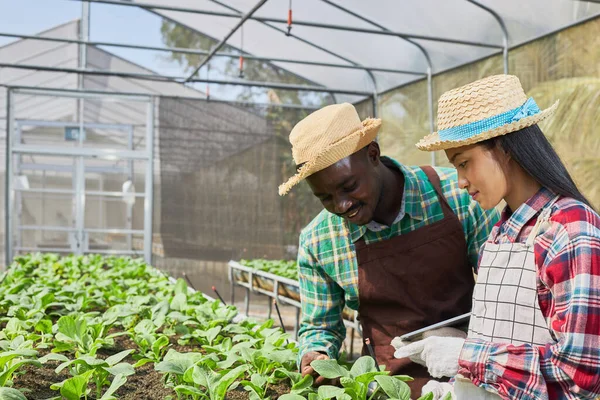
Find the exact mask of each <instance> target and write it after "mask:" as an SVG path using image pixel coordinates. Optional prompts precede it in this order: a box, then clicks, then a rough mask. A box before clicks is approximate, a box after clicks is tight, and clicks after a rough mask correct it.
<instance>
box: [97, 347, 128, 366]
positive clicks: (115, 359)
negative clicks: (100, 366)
mask: <svg viewBox="0 0 600 400" xmlns="http://www.w3.org/2000/svg"><path fill="white" fill-rule="evenodd" d="M133 352H134V350H133V349H129V350H123V351H121V352H119V353H117V354H114V355H112V356H110V357H107V358H106V360H104V361H106V363H107V364H108V365H110V366H111V367H112V366H113V365H115V364H117V363H119V362H121V361H122V360H123V359H124V358H125V357H127V356H128V355H130V354H131V353H133Z"/></svg>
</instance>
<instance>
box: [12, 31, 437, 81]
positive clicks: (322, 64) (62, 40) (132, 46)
mask: <svg viewBox="0 0 600 400" xmlns="http://www.w3.org/2000/svg"><path fill="white" fill-rule="evenodd" d="M0 37H9V38H16V39H28V40H39V41H45V42H57V43H73V44H87V45H90V46H106V47H120V48H126V49H137V50H152V51H162V52H170V53H182V54H196V55H201V56H206V55H208V53H209V52H208V51H205V50H196V49H190V48H185V47H158V46H142V45H136V44H125V43H117V42H96V41H85V40H78V39H66V38H57V37H49V36H35V35H20V34H16V33H8V32H0ZM240 55H242V56H243V57H244V59H245V60H253V61H264V62H278V63H289V64H303V65H312V66H317V67H331V68H344V69H360V70H364V69H365V68H367V69H369V70H371V71H374V72H387V73H392V74H406V75H419V76H423V75H425V74H424V73H423V72H420V71H409V70H401V69H392V68H378V67H369V66H365V67H364V68H363V67H360V66H356V65H351V64H336V63H327V62H318V61H305V60H293V59H289V58H270V57H258V56H253V55H249V54H233V53H223V52H217V53H215V55H214V56H215V57H227V58H238V57H239V56H240Z"/></svg>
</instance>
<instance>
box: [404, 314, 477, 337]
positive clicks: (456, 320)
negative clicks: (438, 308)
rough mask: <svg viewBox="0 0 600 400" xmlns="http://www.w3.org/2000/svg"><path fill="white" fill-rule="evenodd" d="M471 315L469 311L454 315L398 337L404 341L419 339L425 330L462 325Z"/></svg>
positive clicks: (467, 321)
mask: <svg viewBox="0 0 600 400" xmlns="http://www.w3.org/2000/svg"><path fill="white" fill-rule="evenodd" d="M470 316H471V312H468V313H464V314H462V315H458V316H456V317H453V318H450V319H447V320H445V321H441V322H438V323H436V324H433V325H429V326H426V327H425V328H421V329H417V330H416V331H412V332H409V333H406V334H404V335H402V336H400V339H401V340H403V341H406V342H412V341H415V340H420V339H421V337H422V336H423V334H424V333H425V332H427V331H431V330H433V329H438V328H443V327H446V326H454V327H456V326H463V325H465V326H466V325H467V324H468V323H469V317H470Z"/></svg>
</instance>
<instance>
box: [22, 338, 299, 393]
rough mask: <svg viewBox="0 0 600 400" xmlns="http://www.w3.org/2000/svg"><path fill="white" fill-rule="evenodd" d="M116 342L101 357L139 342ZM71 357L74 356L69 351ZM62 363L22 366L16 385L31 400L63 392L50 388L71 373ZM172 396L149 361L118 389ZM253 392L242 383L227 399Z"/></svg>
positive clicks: (279, 388) (273, 388) (272, 388)
mask: <svg viewBox="0 0 600 400" xmlns="http://www.w3.org/2000/svg"><path fill="white" fill-rule="evenodd" d="M114 340H115V345H114V347H112V348H103V349H100V350H98V352H97V357H98V358H106V357H109V356H111V355H113V354H116V353H118V352H120V351H123V350H127V349H136V348H137V346H136V344H135V342H133V341H132V340H131V339H130V338H129V336H127V335H124V336H117V337H115V338H114ZM170 342H171V345H170V346H169V348H173V349H175V350H177V351H179V352H191V351H196V352H201V353H204V350H203V349H201V348H200V347H199V346H194V345H193V344H192V343H190V344H188V345H186V346H182V345H179V344H177V337H171V338H170ZM38 351H39V354H38V356H39V357H41V356H43V355H45V354H47V353H48V352H49V351H48V350H47V349H38ZM63 354H65V355H66V356H67V357H70V356H69V355H68V354H66V353H63ZM123 361H124V362H128V363H131V364H134V363H135V362H136V360H134V359H133V358H132V357H131V355H130V356H128V357H126V358H125V359H124V360H123ZM59 365H60V362H58V361H49V362H47V363H46V364H44V365H43V366H42V367H41V368H37V367H35V366H32V365H26V366H24V367H23V368H22V369H21V372H24V373H23V374H19V375H15V376H14V379H13V381H14V386H13V387H14V388H15V389H25V390H26V392H25V396H26V397H27V399H29V400H45V399H48V398H51V397H55V396H59V395H60V393H59V391H57V390H52V389H50V386H51V385H52V384H54V383H60V382H62V381H64V380H65V379H68V378H70V377H71V375H70V374H69V372H68V371H67V369H64V370H63V371H61V373H60V374H56V373H55V372H54V370H55V369H56V367H58V366H59ZM90 389H92V391H91V393H90V396H88V398H89V399H95V396H94V395H95V386H94V385H93V384H92V385H90ZM289 391H290V385H289V384H287V383H279V384H277V385H269V386H268V388H267V393H266V394H267V396H270V398H271V399H277V398H279V397H280V396H281V395H283V394H285V393H289ZM169 396H172V398H173V399H176V398H177V395H176V394H175V392H174V391H173V390H171V389H169V388H166V387H165V384H164V376H163V374H162V373H160V372H157V371H155V370H154V364H153V363H147V364H145V365H142V366H141V367H138V368H136V369H135V374H134V375H131V376H128V377H127V382H126V383H125V384H124V385H123V386H121V387H120V388H119V390H118V391H117V392H116V397H118V398H119V399H123V400H164V399H165V398H167V397H169ZM248 399H249V395H248V392H247V391H246V390H244V388H243V387H242V386H241V385H240V386H239V387H238V388H237V389H235V390H232V391H231V392H229V393H228V394H227V397H226V400H248Z"/></svg>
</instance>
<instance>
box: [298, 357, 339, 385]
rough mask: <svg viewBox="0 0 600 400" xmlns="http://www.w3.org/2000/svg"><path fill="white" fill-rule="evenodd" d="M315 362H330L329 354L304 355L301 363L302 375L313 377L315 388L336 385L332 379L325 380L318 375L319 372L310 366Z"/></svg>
mask: <svg viewBox="0 0 600 400" xmlns="http://www.w3.org/2000/svg"><path fill="white" fill-rule="evenodd" d="M315 360H329V356H328V355H327V354H323V353H319V352H318V351H309V352H308V353H306V354H305V355H303V356H302V360H301V361H300V373H302V376H305V375H312V377H313V378H315V379H314V383H313V386H321V385H332V384H334V383H333V382H332V381H331V380H330V379H326V378H323V377H322V376H320V375H319V374H317V371H315V370H314V368H313V367H311V366H310V363H311V362H313V361H315Z"/></svg>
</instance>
